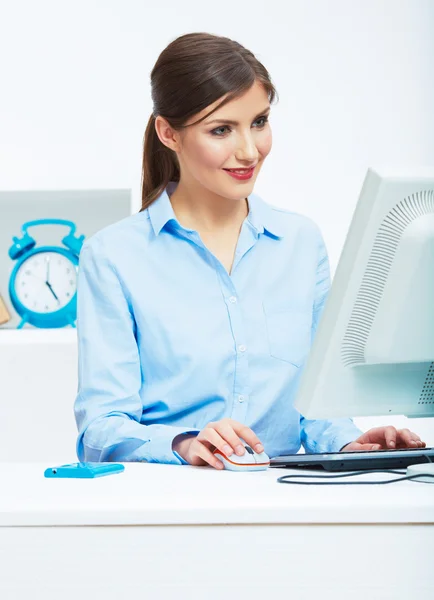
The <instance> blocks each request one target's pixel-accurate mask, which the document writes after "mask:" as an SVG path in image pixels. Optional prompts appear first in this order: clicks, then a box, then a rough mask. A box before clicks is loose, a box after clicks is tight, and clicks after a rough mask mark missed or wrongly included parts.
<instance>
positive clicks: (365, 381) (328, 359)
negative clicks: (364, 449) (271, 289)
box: [295, 167, 434, 419]
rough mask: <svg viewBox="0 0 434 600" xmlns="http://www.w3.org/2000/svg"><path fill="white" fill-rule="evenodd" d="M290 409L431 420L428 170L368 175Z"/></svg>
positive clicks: (432, 172) (432, 277)
mask: <svg viewBox="0 0 434 600" xmlns="http://www.w3.org/2000/svg"><path fill="white" fill-rule="evenodd" d="M295 407H296V408H297V410H298V411H299V412H300V413H301V414H303V415H304V416H305V417H306V418H311V419H321V418H327V419H328V418H333V417H359V416H377V415H405V416H407V417H432V416H434V167H433V168H432V169H429V168H427V169H419V171H418V172H416V171H414V172H410V173H403V172H402V170H397V171H396V172H395V173H393V172H391V171H390V170H389V171H388V170H383V169H380V170H374V169H369V170H368V172H367V175H366V178H365V181H364V184H363V187H362V191H361V194H360V198H359V201H358V204H357V206H356V210H355V212H354V216H353V219H352V222H351V225H350V228H349V231H348V234H347V238H346V240H345V244H344V247H343V250H342V254H341V257H340V260H339V264H338V267H337V269H336V273H335V276H334V278H333V284H332V287H331V290H330V293H329V296H328V298H327V300H326V304H325V308H324V311H323V313H322V316H321V318H320V322H319V325H318V329H317V334H316V337H315V339H314V342H313V345H312V348H311V351H310V354H309V356H308V359H307V362H306V364H305V367H304V371H303V373H302V375H301V380H300V387H299V389H298V394H297V397H296V399H295Z"/></svg>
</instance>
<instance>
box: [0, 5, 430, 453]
mask: <svg viewBox="0 0 434 600" xmlns="http://www.w3.org/2000/svg"><path fill="white" fill-rule="evenodd" d="M433 23H434V2H432V1H430V0H407V1H399V0H371V1H369V0H353V1H348V0H328V1H326V0H324V1H321V0H315V1H312V0H311V1H309V0H300V1H288V0H286V1H283V0H282V1H277V0H274V1H272V0H270V1H268V2H266V3H264V2H263V1H262V0H261V1H259V0H251V1H250V2H249V3H247V4H246V3H244V2H240V3H236V2H233V1H230V2H228V1H227V0H222V1H219V2H217V3H216V2H213V3H211V2H209V3H205V2H203V0H202V1H195V0H182V2H179V0H178V1H174V0H171V1H168V0H166V1H165V2H163V3H154V2H146V1H139V0H122V1H121V0H118V1H114V0H101V1H95V0H93V1H92V0H75V2H73V3H71V2H66V1H59V0H38V2H32V1H31V0H29V1H22V0H14V1H13V2H12V1H6V0H5V1H2V2H0V57H1V58H0V61H1V62H0V132H1V134H0V165H1V168H0V190H14V189H69V188H72V189H76V188H82V189H91V188H99V189H101V188H132V189H133V195H134V198H133V201H134V202H135V206H136V207H137V208H138V207H139V205H140V200H139V196H140V168H141V146H142V137H143V132H144V129H145V126H146V123H147V120H148V117H149V114H150V112H151V99H150V86H149V73H150V71H151V69H152V66H153V64H154V62H155V60H156V59H157V57H158V54H159V53H160V51H161V50H162V49H163V48H164V47H165V46H166V45H167V44H168V43H169V42H170V41H171V40H172V39H174V38H175V37H177V36H178V35H181V34H183V33H187V32H191V31H208V32H211V33H216V34H220V35H226V36H229V37H233V38H234V39H236V40H238V41H239V42H240V43H242V44H244V45H245V46H247V47H248V48H249V49H251V50H252V51H253V52H254V53H255V54H256V55H257V57H258V58H259V59H260V60H262V61H263V63H264V64H265V66H266V67H267V68H268V70H269V71H270V73H271V76H272V78H273V81H274V83H275V84H276V86H277V89H278V92H279V95H280V102H279V104H278V105H276V106H275V107H274V108H273V110H272V116H271V125H272V127H273V133H274V148H273V151H272V153H271V155H270V157H269V158H268V161H267V162H266V164H265V166H264V168H263V170H262V172H261V175H260V179H259V181H258V184H257V188H256V191H257V192H258V193H259V194H261V195H262V196H263V197H264V198H265V199H266V200H268V201H270V202H272V203H274V204H277V205H281V206H283V207H288V208H290V209H291V210H295V211H298V212H302V213H304V214H307V215H309V216H311V217H312V218H314V219H315V220H316V221H317V223H318V224H319V225H320V226H321V228H322V231H323V233H324V236H325V239H326V242H327V244H328V248H329V254H330V259H331V265H332V271H333V272H334V270H335V268H336V264H337V261H338V258H339V254H340V251H341V248H342V245H343V242H344V239H345V235H346V231H347V228H348V225H349V222H350V219H351V216H352V212H353V210H354V206H355V203H356V201H357V197H358V194H359V190H360V186H361V183H362V181H363V178H364V175H365V172H366V169H367V167H368V166H369V165H373V166H375V165H376V164H380V163H381V164H382V163H388V164H406V165H409V166H412V165H420V164H425V165H426V164H434V135H433V134H434V115H433V110H432V107H433V106H434V77H433V73H434V37H433V35H432V29H433ZM37 393H38V392H37V390H35V394H37ZM358 422H359V424H361V426H362V427H363V428H367V427H368V426H372V425H374V424H377V423H378V424H380V420H379V419H375V420H373V421H372V420H368V421H366V420H365V419H363V420H359V421H358ZM387 422H393V423H395V422H396V423H397V424H402V423H405V422H406V420H405V419H398V420H396V419H395V420H393V419H392V420H391V419H388V420H387ZM381 423H382V421H381ZM411 426H412V427H413V429H417V431H418V432H419V433H420V434H421V435H423V436H424V437H425V439H426V440H427V441H428V442H429V443H430V444H431V445H434V423H427V422H425V423H422V422H420V421H418V422H417V423H416V422H412V423H411Z"/></svg>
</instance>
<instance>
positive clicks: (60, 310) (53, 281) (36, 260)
mask: <svg viewBox="0 0 434 600" xmlns="http://www.w3.org/2000/svg"><path fill="white" fill-rule="evenodd" d="M37 225H66V226H67V227H69V228H70V231H69V233H68V234H67V235H66V236H65V237H64V238H63V239H62V244H63V245H64V246H65V248H62V247H60V246H59V247H58V246H41V247H39V248H36V247H35V246H36V241H35V239H34V238H32V237H31V236H30V235H29V234H28V232H27V230H28V229H29V227H35V226H37ZM75 230H76V226H75V224H74V223H73V222H72V221H65V220H64V219H37V220H35V221H28V222H27V223H24V225H23V226H22V233H23V237H21V238H17V237H15V236H14V237H13V238H12V240H13V242H14V243H13V245H12V246H11V247H10V248H9V257H10V258H11V259H12V260H18V262H17V264H16V265H15V267H14V269H13V271H12V273H11V276H10V279H9V296H10V299H11V302H12V305H13V307H14V308H15V310H16V311H17V313H18V314H19V315H20V317H21V322H20V323H19V325H18V327H17V329H21V328H22V327H24V325H25V324H26V323H29V324H30V325H33V326H35V327H42V328H47V329H48V328H57V327H65V326H67V325H70V326H71V327H75V320H76V318H77V273H78V256H79V254H80V250H81V247H82V245H83V241H84V237H85V236H84V235H81V236H80V237H76V236H75Z"/></svg>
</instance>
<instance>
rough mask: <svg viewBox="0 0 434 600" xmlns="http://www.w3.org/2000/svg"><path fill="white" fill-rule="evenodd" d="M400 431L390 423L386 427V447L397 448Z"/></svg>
mask: <svg viewBox="0 0 434 600" xmlns="http://www.w3.org/2000/svg"><path fill="white" fill-rule="evenodd" d="M397 435H398V432H397V430H396V428H395V427H393V426H392V425H390V426H389V427H385V428H384V440H385V442H386V448H396V444H397Z"/></svg>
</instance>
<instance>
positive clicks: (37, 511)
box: [0, 462, 434, 600]
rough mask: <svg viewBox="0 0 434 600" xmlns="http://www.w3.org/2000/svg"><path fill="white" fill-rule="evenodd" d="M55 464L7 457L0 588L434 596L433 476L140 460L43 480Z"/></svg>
mask: <svg viewBox="0 0 434 600" xmlns="http://www.w3.org/2000/svg"><path fill="white" fill-rule="evenodd" d="M55 464H56V463H55V462H54V463H53V464H50V465H47V464H37V463H36V464H35V463H33V464H30V463H29V464H17V463H5V464H2V465H1V468H2V478H1V481H0V486H1V497H0V572H1V573H0V598H1V599H2V600H22V599H24V598H26V599H27V598H38V599H39V598H41V599H42V598H43V599H44V600H58V599H59V598H61V599H62V600H77V598H80V600H88V599H89V600H90V599H91V600H99V599H100V598H101V599H104V600H121V599H122V598H125V599H128V600H130V598H131V599H135V598H143V599H148V598H149V599H150V598H152V599H154V598H155V599H158V600H165V599H166V598H170V599H172V598H176V599H177V600H183V599H184V598H185V599H188V600H192V599H193V598H201V599H204V600H214V599H217V598H219V599H221V598H223V599H227V600H232V599H235V600H243V599H244V598H245V599H248V600H259V599H260V600H264V598H268V599H270V600H279V599H280V598H282V599H283V598H284V599H285V600H289V599H294V600H307V599H309V600H312V599H315V598H321V600H324V599H329V598H330V599H333V600H340V599H341V598H342V599H343V598H345V599H348V598H351V600H359V599H360V600H362V599H363V600H367V599H368V600H385V599H387V600H389V599H390V600H400V599H401V598H402V599H405V600H408V599H409V598H418V600H430V599H432V598H434V576H433V574H432V559H433V557H434V527H433V524H434V485H429V484H423V483H416V482H411V481H404V482H399V483H393V484H389V485H373V486H348V487H344V486H336V487H331V486H324V487H319V486H318V487H317V486H315V487H314V486H295V485H285V484H280V483H277V481H276V480H277V478H278V477H279V476H281V475H283V474H289V473H293V472H294V471H285V470H282V469H269V470H268V471H262V472H256V473H246V472H242V473H233V472H228V471H215V470H213V469H210V468H209V469H208V468H201V467H196V468H195V467H189V466H172V465H158V464H145V463H143V464H138V463H133V464H131V463H130V464H126V465H125V472H124V473H121V474H119V475H112V476H108V477H103V478H100V479H95V480H78V479H72V480H66V479H60V480H53V479H46V478H44V477H43V472H44V469H45V468H46V467H48V466H54V465H55ZM363 477H364V478H369V479H370V480H374V479H376V478H377V479H379V478H387V477H393V476H392V475H388V474H369V475H363Z"/></svg>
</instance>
